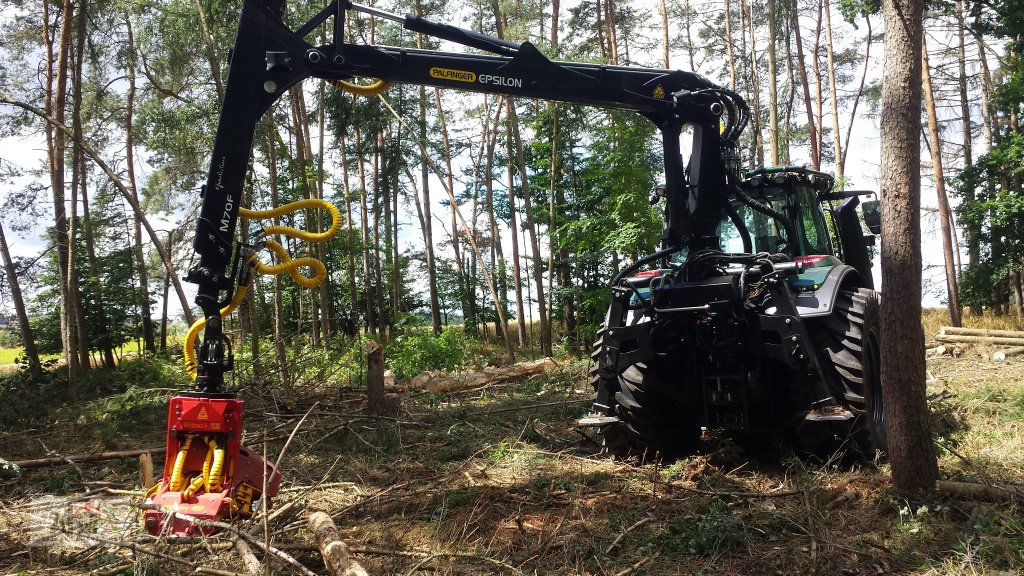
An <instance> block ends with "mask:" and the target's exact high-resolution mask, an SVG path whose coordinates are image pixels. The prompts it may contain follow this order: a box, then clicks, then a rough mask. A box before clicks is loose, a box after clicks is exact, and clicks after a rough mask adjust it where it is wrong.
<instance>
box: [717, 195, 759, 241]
mask: <svg viewBox="0 0 1024 576" xmlns="http://www.w3.org/2000/svg"><path fill="white" fill-rule="evenodd" d="M722 204H724V205H725V213H726V214H728V215H729V219H730V220H732V223H733V225H734V226H736V229H737V230H739V233H740V239H741V240H743V251H744V252H746V253H747V254H751V253H753V252H754V243H753V242H751V241H750V230H747V224H746V222H744V221H743V218H740V213H739V212H737V211H736V207H735V206H733V205H732V202H729V200H727V199H723V200H722Z"/></svg>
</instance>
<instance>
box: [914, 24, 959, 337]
mask: <svg viewBox="0 0 1024 576" xmlns="http://www.w3.org/2000/svg"><path fill="white" fill-rule="evenodd" d="M921 74H922V82H923V85H924V104H925V109H926V110H927V113H928V138H929V140H930V141H931V146H930V148H931V157H932V172H933V174H934V178H935V195H936V197H937V199H938V205H939V228H940V229H941V230H942V257H943V261H944V263H945V265H946V299H947V303H946V304H947V306H948V308H949V317H950V321H951V322H952V324H953V326H960V325H961V321H960V295H959V290H958V288H957V279H956V262H954V259H953V250H955V249H956V247H955V246H954V245H953V231H952V226H951V223H952V213H951V212H950V210H949V198H947V197H946V178H945V175H944V174H943V170H942V140H941V139H940V138H939V119H938V115H937V114H936V113H935V97H934V95H933V93H932V76H931V71H930V70H929V66H928V46H927V43H926V40H925V38H924V35H922V36H921Z"/></svg>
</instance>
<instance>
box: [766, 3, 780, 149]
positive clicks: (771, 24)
mask: <svg viewBox="0 0 1024 576" xmlns="http://www.w3.org/2000/svg"><path fill="white" fill-rule="evenodd" d="M775 1H776V0H767V3H766V8H767V10H768V151H769V157H770V158H771V164H772V166H778V165H779V110H778V106H779V83H778V70H776V67H775V66H776V64H775V57H776V55H775V41H776V38H775V33H776V31H777V30H778V22H777V20H776V14H775Z"/></svg>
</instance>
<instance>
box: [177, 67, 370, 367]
mask: <svg viewBox="0 0 1024 576" xmlns="http://www.w3.org/2000/svg"><path fill="white" fill-rule="evenodd" d="M385 87H386V86H385ZM308 208H322V209H324V210H326V211H327V212H328V213H329V214H330V215H331V226H330V228H328V229H327V230H325V231H323V232H308V231H306V230H299V229H297V228H292V227H291V226H274V225H270V226H264V227H263V232H264V234H266V235H267V236H273V235H276V234H281V235H284V236H290V237H292V238H298V239H299V240H304V241H306V242H326V241H328V240H330V239H331V238H333V237H334V236H335V235H337V234H338V231H339V230H341V211H340V210H338V208H337V207H336V206H335V205H334V204H331V203H330V202H328V201H326V200H321V199H319V198H307V199H305V200H297V201H295V202H290V203H288V204H285V205H284V206H278V207H277V208H272V209H270V210H251V209H248V208H239V209H238V215H239V216H241V217H242V218H246V219H249V220H266V219H269V218H276V217H278V216H283V215H285V214H290V213H292V212H297V211H299V210H305V209H308ZM266 246H267V248H268V249H269V250H270V251H271V252H273V253H274V254H275V255H276V256H277V258H278V260H280V263H279V264H273V265H272V264H264V263H263V262H261V261H260V260H259V258H257V256H256V255H255V254H253V255H251V256H250V257H249V258H248V259H247V260H246V264H247V265H249V266H251V267H252V268H253V269H254V270H256V271H257V272H259V273H261V274H282V273H287V274H288V275H289V276H291V277H292V279H293V280H295V282H296V283H297V284H299V285H300V286H302V287H304V288H316V287H317V286H319V285H320V283H321V282H323V281H324V280H325V279H326V278H327V267H326V266H324V264H323V262H321V261H319V260H317V259H316V258H311V257H308V256H303V257H301V258H292V257H291V254H289V253H288V250H286V249H285V248H284V246H282V245H281V244H280V243H279V242H277V241H275V240H269V239H268V240H267V241H266ZM302 267H309V268H312V269H313V276H312V277H310V276H304V275H303V274H302V273H300V272H299V268H302ZM248 291H249V287H248V285H240V286H239V287H238V288H237V289H236V290H235V294H234V296H232V298H231V302H230V303H229V304H228V305H227V306H225V307H224V308H221V310H220V316H221V318H223V317H225V316H227V315H229V314H231V313H232V312H234V311H235V308H238V305H239V304H241V303H242V300H243V299H244V298H245V295H246V294H247V293H248ZM205 327H206V318H200V319H198V320H196V321H195V323H193V324H192V326H190V327H189V329H188V333H187V334H186V335H185V350H184V355H185V372H186V373H188V375H189V378H191V379H192V380H195V379H196V377H197V375H198V371H197V367H196V340H197V339H198V338H199V332H201V331H202V330H203V328H205Z"/></svg>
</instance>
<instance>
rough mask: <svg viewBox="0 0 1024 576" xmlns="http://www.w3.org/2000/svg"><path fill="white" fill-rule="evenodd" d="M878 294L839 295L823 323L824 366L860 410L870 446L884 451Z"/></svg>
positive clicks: (855, 291)
mask: <svg viewBox="0 0 1024 576" xmlns="http://www.w3.org/2000/svg"><path fill="white" fill-rule="evenodd" d="M879 314H880V312H879V297H878V293H877V292H875V291H874V290H868V289H866V288H856V289H849V290H841V291H840V292H839V294H837V295H836V303H835V306H834V307H833V309H832V314H831V315H830V316H828V318H826V319H825V322H824V324H823V326H822V338H821V343H822V352H823V354H822V359H823V360H825V362H824V365H823V366H822V367H823V368H824V369H825V371H826V373H827V374H830V375H831V376H832V377H833V378H835V379H836V381H838V382H839V384H840V386H841V389H842V390H843V395H844V396H845V400H846V402H847V403H848V404H849V405H850V407H851V408H854V409H856V410H857V411H860V412H861V414H862V416H861V418H860V424H859V426H861V427H862V429H866V432H867V434H868V436H869V437H870V440H871V446H870V448H873V449H876V450H880V451H882V452H885V451H886V450H887V449H888V442H887V439H886V435H885V406H884V404H883V403H882V379H881V376H880V372H879V368H880V362H879V361H880V348H879V331H880V328H879V322H880V316H879Z"/></svg>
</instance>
